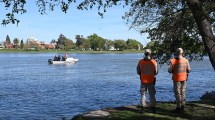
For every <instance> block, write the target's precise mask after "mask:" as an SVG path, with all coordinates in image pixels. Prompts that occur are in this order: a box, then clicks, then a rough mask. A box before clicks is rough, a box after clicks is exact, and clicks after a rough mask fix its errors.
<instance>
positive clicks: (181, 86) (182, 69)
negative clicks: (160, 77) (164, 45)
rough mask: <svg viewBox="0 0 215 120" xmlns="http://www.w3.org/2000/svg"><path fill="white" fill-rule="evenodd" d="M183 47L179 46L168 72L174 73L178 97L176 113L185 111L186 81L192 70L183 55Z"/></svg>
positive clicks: (175, 89) (173, 77) (174, 86)
mask: <svg viewBox="0 0 215 120" xmlns="http://www.w3.org/2000/svg"><path fill="white" fill-rule="evenodd" d="M182 54H183V49H182V48H178V49H177V50H176V53H175V57H174V58H173V59H171V60H170V65H169V68H168V72H169V73H172V79H173V89H174V93H175V98H176V104H177V107H176V108H175V110H174V111H173V112H174V113H180V112H184V107H185V102H186V81H187V77H188V73H189V72H190V71H191V68H190V64H189V62H188V60H187V59H186V58H184V57H183V56H182Z"/></svg>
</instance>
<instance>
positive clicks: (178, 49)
mask: <svg viewBox="0 0 215 120" xmlns="http://www.w3.org/2000/svg"><path fill="white" fill-rule="evenodd" d="M183 52H184V51H183V49H182V48H177V50H176V53H178V54H182V53H183Z"/></svg>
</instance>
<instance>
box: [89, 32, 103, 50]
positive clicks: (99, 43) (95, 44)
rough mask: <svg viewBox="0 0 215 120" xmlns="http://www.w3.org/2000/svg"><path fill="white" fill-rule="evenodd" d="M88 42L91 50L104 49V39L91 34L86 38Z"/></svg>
mask: <svg viewBox="0 0 215 120" xmlns="http://www.w3.org/2000/svg"><path fill="white" fill-rule="evenodd" d="M87 39H89V40H90V44H91V48H92V49H93V50H102V49H104V45H105V40H104V38H102V37H100V36H98V35H97V34H93V35H90V36H88V37H87Z"/></svg>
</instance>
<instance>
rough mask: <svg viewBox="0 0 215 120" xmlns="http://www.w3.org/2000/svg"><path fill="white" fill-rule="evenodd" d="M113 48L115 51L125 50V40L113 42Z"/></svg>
mask: <svg viewBox="0 0 215 120" xmlns="http://www.w3.org/2000/svg"><path fill="white" fill-rule="evenodd" d="M114 47H115V48H116V49H117V50H120V51H123V50H125V49H126V41H125V40H114Z"/></svg>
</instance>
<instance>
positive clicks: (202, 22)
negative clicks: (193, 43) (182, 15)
mask: <svg viewBox="0 0 215 120" xmlns="http://www.w3.org/2000/svg"><path fill="white" fill-rule="evenodd" d="M186 1H187V4H188V6H189V8H190V10H191V12H192V13H193V16H194V19H195V21H196V23H197V26H198V29H199V31H200V34H201V36H202V40H203V42H204V46H205V49H206V51H207V53H208V56H209V59H210V61H211V64H212V66H213V68H214V70H215V36H214V34H213V32H212V25H211V23H210V21H209V18H208V16H207V14H206V13H205V12H204V10H203V8H202V4H201V2H200V0H186Z"/></svg>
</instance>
